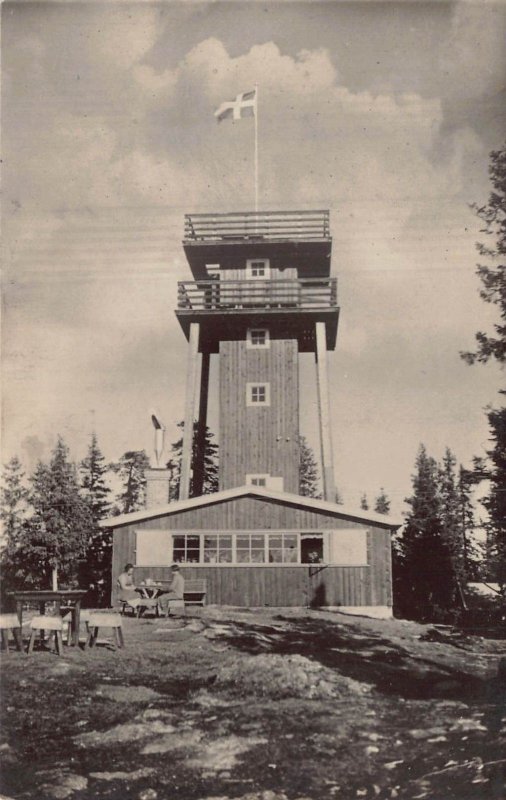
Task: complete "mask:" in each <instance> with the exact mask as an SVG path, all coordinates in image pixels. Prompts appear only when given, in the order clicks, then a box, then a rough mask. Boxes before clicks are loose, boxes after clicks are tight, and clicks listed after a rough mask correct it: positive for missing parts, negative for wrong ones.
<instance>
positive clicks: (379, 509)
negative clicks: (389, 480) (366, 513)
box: [374, 487, 390, 514]
mask: <svg viewBox="0 0 506 800" xmlns="http://www.w3.org/2000/svg"><path fill="white" fill-rule="evenodd" d="M374 510H375V512H376V514H390V500H389V499H388V497H387V495H386V493H385V490H384V488H383V487H381V489H380V493H379V495H378V496H377V498H376V502H375V503H374Z"/></svg>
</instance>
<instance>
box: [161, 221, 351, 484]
mask: <svg viewBox="0 0 506 800" xmlns="http://www.w3.org/2000/svg"><path fill="white" fill-rule="evenodd" d="M183 248H184V252H185V254H186V257H187V260H188V264H189V266H190V269H191V272H192V276H193V280H191V281H181V282H179V283H178V305H177V310H176V316H177V318H178V320H179V323H180V325H181V327H182V329H183V331H184V334H185V336H186V338H187V339H188V341H189V344H190V354H189V362H188V372H187V376H188V377H187V406H186V414H185V431H187V430H189V429H191V428H190V426H191V423H192V420H194V419H198V421H199V427H200V429H202V430H203V429H204V427H205V417H206V408H207V393H208V375H209V358H210V355H211V354H212V353H218V354H219V356H218V357H219V373H220V404H219V405H220V433H219V438H220V489H227V488H232V487H233V486H237V485H243V484H245V483H248V482H251V481H260V483H258V484H257V485H271V486H275V487H276V488H281V489H283V490H285V491H291V492H297V491H298V480H299V477H298V474H299V456H300V453H299V397H300V391H299V371H298V354H299V353H303V352H306V353H314V354H315V359H316V364H317V371H316V378H317V387H318V398H319V400H318V406H319V412H320V433H321V441H322V473H323V479H324V485H325V496H326V497H327V498H328V499H330V498H332V499H333V494H334V486H333V473H332V457H331V449H330V427H329V426H330V423H329V415H328V397H327V395H328V388H327V371H326V351H327V350H333V349H334V348H335V344H336V336H337V325H338V318H339V309H338V306H337V281H336V278H333V277H331V276H330V267H331V263H330V262H331V249H332V239H331V236H330V228H329V212H328V211H321V210H318V211H272V212H237V213H227V214H187V215H186V216H185V229H184V239H183ZM199 353H200V354H202V355H201V359H200V362H201V367H200V378H199V375H198V372H199V368H198V366H197V360H198V354H199ZM197 384H200V401H199V403H200V405H199V409H198V413H197V407H196V406H197V400H196V396H197ZM191 398H193V400H192V399H191ZM187 426H188V427H187ZM186 451H187V452H186V456H187V461H188V464H187V472H188V475H189V459H190V457H191V453H190V443H189V442H186ZM184 456H185V446H184V443H183V467H182V486H183V484H184V481H183V478H184V479H185V480H186V482H187V484H188V487H189V477H188V476H185V473H184V460H185V459H184ZM197 473H198V469H197ZM264 481H265V482H264ZM199 483H200V479H199V478H198V475H197V479H195V475H194V484H193V493H195V486H197V487H198V485H199ZM184 491H185V490H184V488H183V496H184ZM187 491H189V488H188V489H187ZM186 496H188V495H186Z"/></svg>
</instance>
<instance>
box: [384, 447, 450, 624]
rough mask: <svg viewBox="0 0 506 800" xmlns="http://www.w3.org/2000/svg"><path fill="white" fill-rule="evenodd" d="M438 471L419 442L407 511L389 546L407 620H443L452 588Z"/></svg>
mask: <svg viewBox="0 0 506 800" xmlns="http://www.w3.org/2000/svg"><path fill="white" fill-rule="evenodd" d="M439 476H440V471H439V467H438V464H437V462H436V461H435V459H434V458H432V457H431V456H429V455H428V454H427V451H426V449H425V447H424V446H423V445H421V446H420V450H419V452H418V455H417V459H416V465H415V474H414V475H413V495H412V496H411V497H409V498H407V499H406V502H407V503H408V505H409V506H410V511H409V513H408V516H407V519H406V525H405V528H404V530H403V532H402V534H401V536H400V537H399V539H398V543H397V547H396V550H395V575H394V579H395V589H396V596H397V597H396V600H397V607H398V609H399V610H400V612H401V613H402V614H403V615H404V616H407V617H409V618H411V619H417V620H420V621H428V620H438V619H439V620H443V619H449V618H450V616H451V612H452V610H453V609H454V604H455V597H456V592H457V587H456V581H455V571H454V568H453V564H452V560H451V556H450V551H449V547H448V544H447V541H446V539H445V536H444V530H443V514H442V502H441V495H440V491H439Z"/></svg>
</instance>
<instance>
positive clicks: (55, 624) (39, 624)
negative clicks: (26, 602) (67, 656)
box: [27, 614, 63, 656]
mask: <svg viewBox="0 0 506 800" xmlns="http://www.w3.org/2000/svg"><path fill="white" fill-rule="evenodd" d="M30 628H31V629H32V634H31V636H30V641H29V642H28V650H27V652H28V653H31V652H32V651H33V645H34V643H35V638H36V636H37V631H40V632H41V634H42V636H44V631H54V643H55V647H56V652H57V653H58V655H59V656H61V655H63V640H62V631H63V620H62V618H61V617H49V616H47V615H46V614H39V616H37V617H34V618H33V619H32V621H31V622H30Z"/></svg>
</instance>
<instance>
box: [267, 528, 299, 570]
mask: <svg viewBox="0 0 506 800" xmlns="http://www.w3.org/2000/svg"><path fill="white" fill-rule="evenodd" d="M267 538H268V545H267V546H268V551H269V563H270V564H296V563H297V561H298V560H299V552H298V547H297V538H298V537H297V534H296V533H269V534H267Z"/></svg>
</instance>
